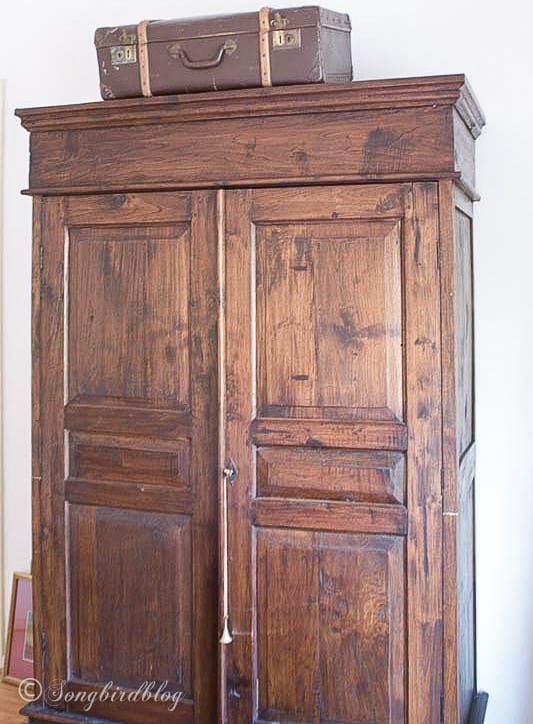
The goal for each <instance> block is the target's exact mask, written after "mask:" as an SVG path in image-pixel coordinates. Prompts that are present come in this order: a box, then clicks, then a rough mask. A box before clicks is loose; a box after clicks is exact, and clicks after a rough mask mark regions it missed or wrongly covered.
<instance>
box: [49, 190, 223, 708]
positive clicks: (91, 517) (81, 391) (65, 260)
mask: <svg viewBox="0 0 533 724" xmlns="http://www.w3.org/2000/svg"><path fill="white" fill-rule="evenodd" d="M44 210H45V211H44V217H43V225H42V226H43V231H42V233H43V236H42V266H43V269H42V285H41V290H42V291H41V295H42V299H41V302H42V314H41V327H40V337H41V344H42V367H41V390H42V391H41V408H42V409H43V413H44V415H43V420H42V422H43V425H42V434H43V463H44V466H43V493H42V495H41V500H42V503H41V505H42V507H43V511H42V519H43V523H42V524H43V530H53V544H52V545H51V546H48V547H46V548H45V553H44V556H43V571H42V580H43V582H44V591H43V594H42V597H43V616H42V621H43V623H42V626H43V632H42V635H43V636H44V637H45V640H46V649H47V652H48V653H47V656H46V657H44V659H43V661H44V667H45V671H44V672H43V674H44V680H45V681H49V680H52V678H54V679H60V680H65V681H67V686H68V688H69V689H70V690H72V692H74V693H76V692H83V691H85V692H91V691H92V692H97V691H99V690H101V689H102V688H104V687H105V686H106V684H108V683H109V682H113V685H114V686H119V687H121V688H123V689H126V690H135V689H137V687H139V686H141V685H142V684H143V682H154V686H155V687H157V686H159V685H160V684H163V686H164V688H166V690H167V691H168V693H169V695H170V694H176V695H178V694H179V702H178V703H177V705H176V706H175V707H174V708H173V709H172V710H171V708H170V707H169V706H168V705H167V703H165V702H164V701H162V700H161V698H160V700H159V701H148V702H145V703H143V704H142V705H140V704H139V702H137V703H135V702H134V703H131V702H130V703H129V704H128V703H127V702H124V701H120V700H118V699H117V700H115V701H114V702H113V701H110V700H109V699H108V700H107V701H100V700H97V702H96V703H95V705H94V707H93V709H92V713H93V715H94V716H102V717H106V718H108V719H111V720H127V721H132V722H137V721H138V722H146V721H152V720H158V721H168V722H177V721H179V722H193V721H195V722H204V721H212V720H214V718H215V717H216V606H215V605H213V596H214V595H215V596H216V585H217V575H218V574H217V535H218V534H217V499H216V493H217V490H216V465H217V452H216V443H217V404H218V400H217V381H216V380H217V334H216V332H217V309H218V302H217V292H216V289H217V282H216V248H217V242H216V194H215V193H203V192H202V193H183V194H181V193H179V194H178V193H161V194H141V195H116V196H94V197H79V198H78V197H76V198H68V199H50V200H48V199H47V200H45V202H44ZM52 420H53V421H54V422H53V423H52V424H50V422H51V421H52ZM58 611H65V614H66V615H65V618H64V619H62V618H61V617H60V618H59V621H58V620H57V618H54V617H55V616H57V612H58ZM164 682H167V683H166V684H165V683H164ZM59 706H60V707H66V708H68V709H69V710H71V711H80V712H81V711H82V710H83V701H79V700H78V701H77V700H76V699H75V698H74V699H72V700H71V701H70V702H66V701H62V702H61V701H60V702H59Z"/></svg>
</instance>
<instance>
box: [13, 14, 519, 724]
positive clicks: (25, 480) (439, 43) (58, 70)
mask: <svg viewBox="0 0 533 724" xmlns="http://www.w3.org/2000/svg"><path fill="white" fill-rule="evenodd" d="M322 2H323V4H325V5H326V6H329V7H331V8H333V9H338V10H347V11H348V12H350V14H351V17H352V21H353V26H354V31H353V39H354V59H355V67H356V78H359V79H363V78H381V77H398V76H409V75H427V74H434V73H454V72H466V73H467V75H468V76H469V78H470V81H471V83H472V84H473V86H474V89H475V91H476V93H477V95H478V96H479V98H480V100H481V103H482V106H483V107H484V110H485V112H486V115H487V119H488V126H487V128H486V129H485V131H484V133H483V136H482V137H481V139H480V140H479V142H478V187H479V190H480V192H481V194H482V197H483V199H482V203H481V204H479V205H478V206H477V216H476V227H475V234H476V236H475V238H476V252H475V254H476V255H475V275H476V305H477V318H476V324H477V327H476V352H477V356H476V362H477V390H476V396H477V438H478V476H477V524H478V528H477V546H478V559H477V581H478V654H479V655H478V668H479V685H480V687H481V688H482V689H486V690H487V691H488V692H489V693H490V695H491V700H490V704H489V710H488V716H487V720H486V721H487V722H488V724H525V723H526V722H533V713H532V712H533V687H532V686H531V682H532V680H533V608H532V606H531V601H532V600H533V533H532V530H533V527H532V525H531V519H532V517H533V444H532V443H531V437H532V436H533V415H532V410H533V386H532V384H531V382H530V380H531V374H530V373H531V371H532V353H533V348H532V347H533V345H532V329H533V299H532V294H533V289H532V287H533V284H532V283H531V281H530V279H531V269H532V267H533V239H532V233H531V228H532V223H531V219H530V218H529V214H530V213H531V201H530V198H529V196H530V185H529V184H528V175H529V173H530V171H531V168H532V166H533V153H532V135H531V130H530V126H531V120H530V119H531V114H532V111H533V103H532V97H531V89H532V87H533V61H532V52H531V42H532V41H531V37H530V36H531V29H532V20H533V16H532V12H531V10H530V5H529V3H528V2H527V0H523V1H520V0H509V1H508V2H506V3H495V2H490V0H472V1H471V2H470V3H466V2H464V0H448V1H447V2H444V1H441V2H428V0H404V1H403V2H398V0H381V2H376V1H375V0H372V1H370V0H368V1H367V2H353V0H346V1H345V2H341V0H335V1H334V2H333V1H332V2H331V3H328V1H327V0H322ZM277 4H278V6H280V7H283V6H284V5H290V4H293V5H294V4H303V3H302V2H292V3H291V2H284V0H280V2H278V3H277ZM259 5H260V3H258V4H257V5H254V3H253V2H251V1H250V0H230V2H229V4H228V3H227V2H225V3H222V2H220V1H218V2H217V1H215V0H198V1H197V2H192V1H189V2H187V1H185V2H181V3H176V2H170V0H150V1H149V2H148V0H145V1H144V2H143V1H142V0H127V2H126V1H125V0H92V1H90V2H83V3H81V2H78V3H76V2H73V0H48V2H43V1H42V0H41V1H35V2H28V1H26V2H24V1H23V0H3V7H2V11H1V12H0V15H1V18H0V19H1V23H2V28H3V33H2V36H3V37H2V43H0V78H5V79H6V80H7V84H6V113H7V118H6V129H5V134H6V150H5V164H6V166H5V190H4V209H5V211H4V250H3V262H4V272H3V284H4V288H3V295H4V323H3V361H4V374H5V377H4V412H3V421H4V485H5V513H4V516H5V517H4V525H5V530H4V541H5V563H4V580H5V581H6V582H8V588H9V585H10V577H11V572H12V571H13V570H14V569H28V568H29V563H30V239H31V225H30V206H31V203H30V200H29V199H27V198H23V197H21V196H19V194H18V191H19V189H21V188H24V187H25V186H26V185H27V168H28V156H27V148H28V138H27V134H26V132H25V131H23V130H22V129H21V128H20V127H19V125H18V122H17V121H16V120H15V119H14V118H13V109H14V108H15V107H16V106H31V105H51V104H56V103H72V102H78V101H87V100H97V99H98V79H97V66H96V61H95V55H94V51H93V47H92V35H93V30H94V29H95V28H96V27H97V26H99V25H108V24H109V25H111V24H119V23H127V22H137V21H138V20H140V19H142V18H144V17H146V16H149V17H151V18H157V17H161V18H164V17H176V16H189V15H195V14H211V13H220V12H234V11H239V10H249V9H255V8H256V7H257V8H258V7H259ZM6 595H7V592H6ZM416 724H425V723H424V722H417V723H416Z"/></svg>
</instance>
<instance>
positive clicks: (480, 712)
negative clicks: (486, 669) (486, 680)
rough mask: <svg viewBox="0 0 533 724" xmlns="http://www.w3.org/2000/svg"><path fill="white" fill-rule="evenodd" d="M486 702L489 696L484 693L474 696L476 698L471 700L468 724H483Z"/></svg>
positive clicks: (480, 692)
mask: <svg viewBox="0 0 533 724" xmlns="http://www.w3.org/2000/svg"><path fill="white" fill-rule="evenodd" d="M488 702H489V695H488V694H487V693H486V692H485V691H479V692H478V693H477V694H476V696H475V697H474V698H473V699H472V706H471V707H470V715H469V717H468V724H483V722H484V721H485V712H486V711H487V704H488Z"/></svg>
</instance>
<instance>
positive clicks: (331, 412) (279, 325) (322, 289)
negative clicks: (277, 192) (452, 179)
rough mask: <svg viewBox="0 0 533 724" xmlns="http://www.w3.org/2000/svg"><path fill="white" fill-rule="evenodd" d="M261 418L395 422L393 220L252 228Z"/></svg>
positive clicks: (397, 343)
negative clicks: (254, 246) (254, 245)
mask: <svg viewBox="0 0 533 724" xmlns="http://www.w3.org/2000/svg"><path fill="white" fill-rule="evenodd" d="M255 254H256V263H257V277H256V282H257V286H256V298H257V317H256V319H257V345H258V356H257V359H258V370H257V372H258V406H259V414H260V415H261V416H273V417H296V416H298V417H320V418H324V417H328V418H339V419H357V418H359V419H368V418H371V419H374V420H376V419H400V420H401V419H402V409H403V407H402V375H401V373H402V363H401V344H402V339H401V332H402V329H401V327H402V319H401V315H402V304H401V284H400V281H401V280H400V270H401V265H400V224H399V221H398V220H395V219H392V220H390V221H380V220H377V221H368V222H367V221H361V222H360V223H358V224H356V225H354V223H353V221H330V222H327V221H323V220H320V221H315V222H311V221H309V222H306V223H300V224H297V223H284V224H283V223H276V224H273V223H267V222H265V223H261V224H258V226H257V234H256V251H255Z"/></svg>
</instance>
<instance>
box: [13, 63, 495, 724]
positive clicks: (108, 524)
mask: <svg viewBox="0 0 533 724" xmlns="http://www.w3.org/2000/svg"><path fill="white" fill-rule="evenodd" d="M18 115H19V116H20V118H21V119H22V123H23V125H24V127H25V128H26V129H28V130H29V131H30V132H31V173H30V188H29V191H28V193H30V194H31V195H32V196H33V208H34V263H33V302H34V306H33V360H34V367H33V372H34V375H33V466H34V472H33V476H34V477H33V521H34V524H33V527H34V543H33V573H34V591H35V621H36V628H35V636H36V642H37V646H36V656H37V678H38V679H39V681H40V682H41V684H42V686H43V696H42V697H41V699H39V700H38V701H36V702H34V703H32V704H31V705H29V706H28V707H27V708H26V714H27V715H28V716H29V717H30V721H31V722H67V721H124V722H134V723H135V722H137V723H138V724H148V723H149V722H183V723H185V722H196V723H197V724H200V723H201V724H215V722H217V721H219V722H231V723H232V724H250V723H251V722H309V723H311V722H312V723H316V722H337V723H338V722H343V723H345V724H348V723H353V724H355V723H356V722H357V723H358V724H362V723H363V722H364V723H367V722H368V723H370V722H373V723H377V722H379V723H380V724H383V723H385V722H394V724H399V723H400V722H409V724H433V723H436V722H441V721H444V722H447V723H449V724H452V723H453V724H455V723H461V724H462V723H463V722H466V721H467V718H468V715H469V710H470V708H471V705H472V701H474V700H475V698H476V675H475V633H474V629H475V621H474V550H473V523H474V504H473V500H474V493H473V489H474V455H475V451H474V424H473V419H474V418H473V391H472V390H473V354H472V352H473V350H472V345H473V335H472V202H473V201H475V200H476V191H475V183H474V142H475V138H476V137H477V136H478V135H479V133H480V131H481V127H482V126H483V122H484V121H483V116H482V114H481V111H480V109H479V107H478V105H477V103H476V100H475V98H474V96H473V94H472V92H471V91H470V89H469V86H468V84H467V82H466V81H465V78H464V76H462V75H454V76H443V77H428V78H414V79H402V80H387V81H368V82H355V83H346V84H341V85H327V84H326V85H322V86H293V87H280V88H275V89H253V90H246V91H229V92H221V93H204V94H196V95H194V94H193V95H187V96H177V97H176V96H174V97H159V98H148V99H136V100H123V101H109V102H100V103H89V104H84V105H72V106H64V107H53V108H38V109H27V110H21V111H18ZM58 682H59V683H60V682H64V683H63V684H62V692H61V693H60V695H56V696H55V697H54V696H52V695H51V694H50V691H53V692H56V693H57V687H58ZM109 682H113V686H114V687H119V688H120V690H121V691H130V692H132V691H136V690H137V689H138V688H139V687H141V686H142V685H143V683H144V682H155V683H156V684H157V685H158V686H160V687H162V689H164V690H165V691H167V694H168V693H169V692H170V693H176V694H177V693H178V692H179V697H177V698H179V701H177V702H176V706H175V708H174V709H173V710H171V707H170V706H169V702H168V701H166V700H163V698H161V697H152V698H151V699H150V700H149V701H145V702H141V701H133V700H131V701H112V700H110V698H109V697H108V698H107V699H106V698H105V696H103V695H102V696H100V695H99V696H95V701H94V703H93V706H92V707H91V708H90V710H89V711H87V710H84V707H86V706H87V704H86V702H85V703H84V701H82V699H83V696H81V694H88V693H90V692H93V693H95V692H96V693H98V692H102V690H103V689H104V687H105V686H106V685H109Z"/></svg>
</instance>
